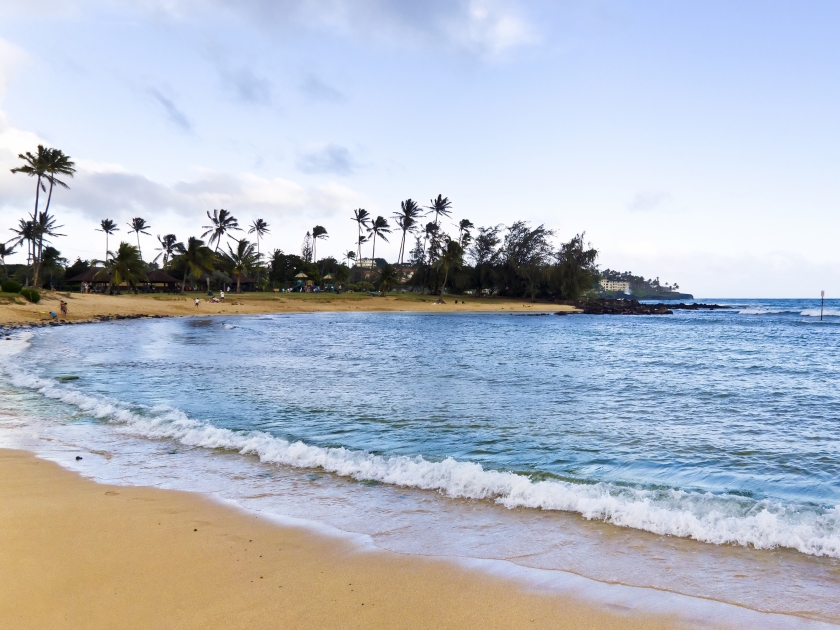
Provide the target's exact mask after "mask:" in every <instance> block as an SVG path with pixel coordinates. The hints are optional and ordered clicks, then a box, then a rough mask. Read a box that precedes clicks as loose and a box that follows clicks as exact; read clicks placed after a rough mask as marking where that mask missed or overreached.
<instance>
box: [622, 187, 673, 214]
mask: <svg viewBox="0 0 840 630" xmlns="http://www.w3.org/2000/svg"><path fill="white" fill-rule="evenodd" d="M670 200H671V194H670V193H667V192H662V191H655V190H649V191H646V192H640V193H637V194H636V196H635V197H633V199H632V200H631V201H629V202H628V203H627V209H628V210H629V211H630V212H651V211H653V210H656V209H658V208H662V207H663V205H667V203H668V202H669V201H670Z"/></svg>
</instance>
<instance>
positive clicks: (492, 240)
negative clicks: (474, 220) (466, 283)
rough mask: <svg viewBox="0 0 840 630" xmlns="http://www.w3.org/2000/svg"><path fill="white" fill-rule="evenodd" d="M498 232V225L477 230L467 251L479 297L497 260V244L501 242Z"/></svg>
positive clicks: (499, 228)
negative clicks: (476, 234) (470, 259)
mask: <svg viewBox="0 0 840 630" xmlns="http://www.w3.org/2000/svg"><path fill="white" fill-rule="evenodd" d="M500 231H501V226H498V225H496V226H493V227H480V228H478V236H476V237H475V241H473V243H472V246H471V247H470V249H469V255H470V258H472V262H473V281H474V282H475V286H476V293H477V295H478V296H479V297H481V296H482V295H483V294H484V288H485V285H486V281H487V277H488V276H489V275H490V272H491V271H492V269H493V266H494V265H495V264H496V263H497V262H498V260H499V255H500V251H499V243H501V242H502V240H501V239H500V238H499V232H500Z"/></svg>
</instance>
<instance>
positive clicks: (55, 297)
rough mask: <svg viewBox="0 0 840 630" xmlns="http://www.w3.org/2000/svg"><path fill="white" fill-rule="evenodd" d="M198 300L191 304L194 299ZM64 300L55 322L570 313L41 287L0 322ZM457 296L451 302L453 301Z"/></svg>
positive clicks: (2, 307) (422, 299)
mask: <svg viewBox="0 0 840 630" xmlns="http://www.w3.org/2000/svg"><path fill="white" fill-rule="evenodd" d="M196 297H198V298H199V299H200V300H201V301H200V303H199V306H198V307H196V306H195V298H196ZM61 300H64V301H65V302H67V304H68V313H67V317H64V316H60V320H61V321H68V322H83V321H92V320H94V319H98V318H101V317H118V316H138V315H144V316H151V317H154V316H157V317H183V316H188V315H259V314H266V313H316V312H339V311H347V312H353V311H358V312H363V311H370V312H378V311H381V312H399V311H403V312H418V311H420V312H497V311H498V312H526V313H541V312H573V311H574V310H575V309H574V308H573V307H571V306H567V305H563V304H550V303H530V302H527V301H523V300H514V299H508V298H469V297H460V296H449V295H446V296H444V298H443V302H444V303H443V304H439V303H436V301H437V300H438V298H437V297H436V296H429V295H419V294H399V295H389V296H386V297H371V296H370V295H367V294H364V293H343V294H340V295H337V294H334V293H332V294H331V293H320V294H318V293H304V294H300V293H283V294H275V293H245V294H240V295H236V294H229V295H228V297H227V299H226V300H225V301H224V302H219V303H211V302H208V301H207V296H206V295H204V294H200V293H195V294H190V293H187V294H186V295H168V294H160V293H158V294H140V295H131V294H124V295H98V294H81V293H64V292H52V291H47V292H44V293H43V294H42V296H41V301H40V302H39V303H38V304H30V303H29V302H27V301H25V300H24V299H23V298H22V297H19V296H18V297H8V296H6V297H4V296H0V324H3V325H27V324H38V323H47V322H49V321H51V319H52V318H51V317H50V312H51V311H52V312H54V313H60V309H59V302H60V301H61ZM456 300H457V304H456V303H455V302H456Z"/></svg>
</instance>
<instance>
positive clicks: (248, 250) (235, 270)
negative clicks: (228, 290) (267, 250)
mask: <svg viewBox="0 0 840 630" xmlns="http://www.w3.org/2000/svg"><path fill="white" fill-rule="evenodd" d="M222 260H223V261H224V264H225V266H227V267H228V269H229V270H230V272H231V274H232V275H235V276H236V292H237V293H242V289H241V286H240V281H241V280H242V276H244V275H245V274H246V273H249V272H250V271H251V269H253V268H254V266H255V265H256V264H257V263H258V261H259V259H258V258H257V253H256V251H255V250H254V244H253V243H249V242H248V241H246V240H245V239H244V238H242V239H239V240H238V241H236V249H235V250H234V249H232V248H231V246H230V245H229V244H228V251H226V252H223V253H222Z"/></svg>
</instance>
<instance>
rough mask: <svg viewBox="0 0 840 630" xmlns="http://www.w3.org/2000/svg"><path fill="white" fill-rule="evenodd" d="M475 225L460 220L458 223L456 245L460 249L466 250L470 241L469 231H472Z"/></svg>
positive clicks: (468, 221) (467, 220)
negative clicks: (458, 245)
mask: <svg viewBox="0 0 840 630" xmlns="http://www.w3.org/2000/svg"><path fill="white" fill-rule="evenodd" d="M474 227H475V225H473V222H472V221H470V220H469V219H461V222H460V223H458V243H459V244H460V245H461V248H462V249H466V248H467V245H469V244H470V241H471V240H472V235H471V234H470V230H471V229H473V228H474Z"/></svg>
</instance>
